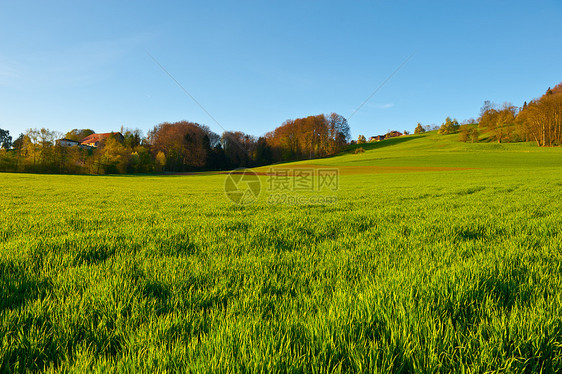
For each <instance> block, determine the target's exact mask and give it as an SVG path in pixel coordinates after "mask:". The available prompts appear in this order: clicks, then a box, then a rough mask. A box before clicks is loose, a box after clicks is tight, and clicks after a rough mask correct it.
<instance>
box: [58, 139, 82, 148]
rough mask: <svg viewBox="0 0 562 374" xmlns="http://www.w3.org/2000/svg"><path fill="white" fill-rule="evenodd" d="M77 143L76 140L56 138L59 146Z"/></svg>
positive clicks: (73, 145) (71, 145)
mask: <svg viewBox="0 0 562 374" xmlns="http://www.w3.org/2000/svg"><path fill="white" fill-rule="evenodd" d="M79 144H80V142H79V141H77V140H72V139H67V138H63V139H57V145H60V146H61V147H76V146H77V145H79Z"/></svg>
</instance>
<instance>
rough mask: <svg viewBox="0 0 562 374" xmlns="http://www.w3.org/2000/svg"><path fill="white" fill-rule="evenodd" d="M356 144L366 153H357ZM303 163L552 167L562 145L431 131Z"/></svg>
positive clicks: (558, 160)
mask: <svg viewBox="0 0 562 374" xmlns="http://www.w3.org/2000/svg"><path fill="white" fill-rule="evenodd" d="M357 148H363V149H364V150H365V153H360V154H354V151H355V150H356V149H357ZM301 163H314V164H318V165H326V166H346V165H365V166H367V165H370V166H434V167H438V166H450V167H485V168H494V167H496V168H504V167H516V168H517V167H549V166H550V167H552V166H554V167H555V166H560V165H561V164H562V148H561V147H554V148H544V147H543V148H541V147H537V146H536V144H535V143H534V142H521V143H501V144H500V143H491V142H487V141H482V142H478V143H470V142H467V143H462V142H459V141H458V134H451V135H438V134H437V131H431V132H428V133H424V134H420V135H407V136H401V137H397V138H391V139H387V140H383V141H381V142H373V143H365V144H359V145H353V146H350V148H349V149H348V150H347V151H346V152H345V153H343V154H341V155H338V156H335V157H331V158H326V159H321V160H313V161H312V162H310V161H302V162H301Z"/></svg>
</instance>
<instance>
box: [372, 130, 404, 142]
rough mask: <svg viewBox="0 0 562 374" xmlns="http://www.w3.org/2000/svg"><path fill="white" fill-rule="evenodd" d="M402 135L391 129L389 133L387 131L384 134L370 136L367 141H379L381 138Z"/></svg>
mask: <svg viewBox="0 0 562 374" xmlns="http://www.w3.org/2000/svg"><path fill="white" fill-rule="evenodd" d="M402 135H404V134H402V133H401V132H400V131H396V130H392V131H390V132H389V133H387V134H386V135H377V136H371V137H370V138H369V142H380V141H381V140H385V139H390V138H395V137H397V136H402Z"/></svg>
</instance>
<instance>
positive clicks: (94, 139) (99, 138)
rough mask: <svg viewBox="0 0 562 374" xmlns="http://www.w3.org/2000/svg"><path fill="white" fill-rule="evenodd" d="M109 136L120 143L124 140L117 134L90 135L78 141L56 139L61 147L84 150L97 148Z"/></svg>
mask: <svg viewBox="0 0 562 374" xmlns="http://www.w3.org/2000/svg"><path fill="white" fill-rule="evenodd" d="M110 136H113V137H115V138H116V139H117V140H118V141H120V142H122V141H123V140H124V139H125V138H124V137H123V135H121V133H119V132H106V133H103V134H92V135H88V136H87V137H85V138H84V139H82V140H80V141H76V140H72V139H66V138H64V139H58V140H57V144H58V145H60V146H61V147H76V146H78V147H80V148H85V149H91V148H97V147H98V146H99V145H100V144H101V143H102V142H103V141H104V140H106V139H107V138H109V137H110Z"/></svg>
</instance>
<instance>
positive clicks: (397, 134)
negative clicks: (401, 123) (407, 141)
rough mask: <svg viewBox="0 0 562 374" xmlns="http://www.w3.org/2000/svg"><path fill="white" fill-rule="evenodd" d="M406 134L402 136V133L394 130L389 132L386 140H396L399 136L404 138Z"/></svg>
mask: <svg viewBox="0 0 562 374" xmlns="http://www.w3.org/2000/svg"><path fill="white" fill-rule="evenodd" d="M402 135H404V134H402V133H401V132H400V131H396V130H392V131H391V132H389V133H388V134H386V138H387V139H388V138H396V137H397V136H402Z"/></svg>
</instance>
